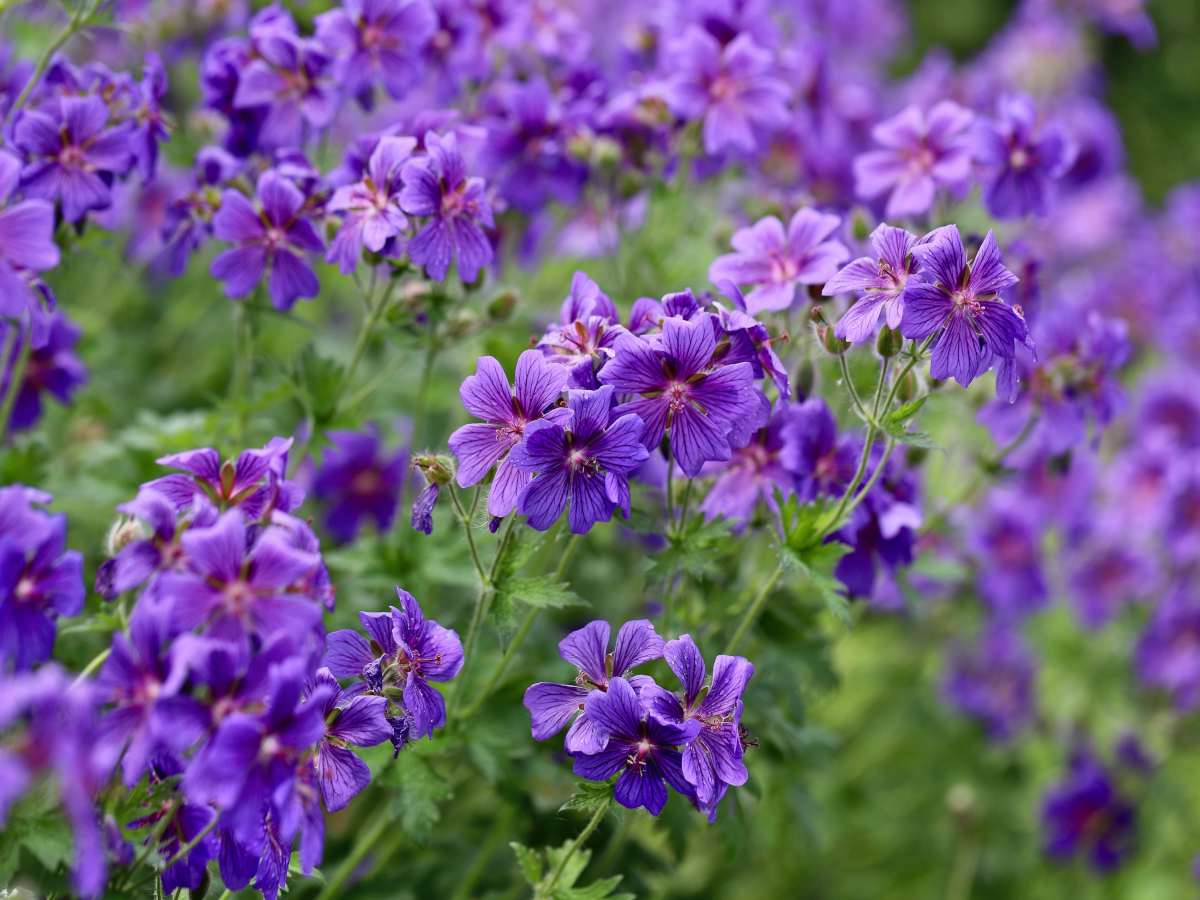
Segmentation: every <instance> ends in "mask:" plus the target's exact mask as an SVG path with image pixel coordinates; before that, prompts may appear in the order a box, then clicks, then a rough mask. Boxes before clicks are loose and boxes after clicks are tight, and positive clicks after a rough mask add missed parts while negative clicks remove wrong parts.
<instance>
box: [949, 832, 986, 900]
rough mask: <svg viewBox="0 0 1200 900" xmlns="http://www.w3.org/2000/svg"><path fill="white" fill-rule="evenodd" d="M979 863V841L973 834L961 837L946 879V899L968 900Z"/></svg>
mask: <svg viewBox="0 0 1200 900" xmlns="http://www.w3.org/2000/svg"><path fill="white" fill-rule="evenodd" d="M978 863H979V843H978V842H977V841H976V840H975V839H974V838H973V837H971V836H968V835H962V836H960V837H959V840H958V842H957V846H956V848H955V851H954V862H953V867H952V868H951V870H950V877H949V879H948V880H947V881H946V900H968V898H970V896H971V885H972V884H974V882H975V869H976V867H977V865H978Z"/></svg>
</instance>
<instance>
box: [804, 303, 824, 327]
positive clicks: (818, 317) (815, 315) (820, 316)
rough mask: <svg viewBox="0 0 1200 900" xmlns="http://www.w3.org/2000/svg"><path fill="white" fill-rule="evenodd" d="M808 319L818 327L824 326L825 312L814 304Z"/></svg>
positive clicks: (810, 308) (809, 310)
mask: <svg viewBox="0 0 1200 900" xmlns="http://www.w3.org/2000/svg"><path fill="white" fill-rule="evenodd" d="M808 318H809V321H811V322H815V323H816V324H818V325H824V324H825V310H823V309H821V307H819V306H817V305H815V304H814V305H812V306H810V307H809V308H808Z"/></svg>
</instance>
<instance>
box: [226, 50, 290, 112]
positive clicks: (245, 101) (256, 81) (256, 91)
mask: <svg viewBox="0 0 1200 900" xmlns="http://www.w3.org/2000/svg"><path fill="white" fill-rule="evenodd" d="M287 90H288V84H287V81H286V80H285V79H284V77H283V76H282V75H280V74H279V73H278V72H276V71H275V70H274V69H273V68H271V66H270V65H268V64H267V63H266V62H265V61H264V60H255V61H254V62H252V63H250V65H248V66H247V67H246V68H245V69H244V70H243V71H242V72H240V73H239V74H238V83H237V93H236V94H234V97H233V105H234V107H235V108H237V109H246V108H248V107H254V106H269V105H270V104H272V103H274V102H275V101H276V100H277V99H278V98H279V97H280V95H282V94H284V93H286V92H287Z"/></svg>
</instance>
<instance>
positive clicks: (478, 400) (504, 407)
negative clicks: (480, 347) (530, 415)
mask: <svg viewBox="0 0 1200 900" xmlns="http://www.w3.org/2000/svg"><path fill="white" fill-rule="evenodd" d="M527 352H533V351H527ZM522 356H524V354H522ZM458 393H459V397H461V398H462V404H463V406H464V407H465V408H466V410H467V412H469V413H470V414H471V415H473V416H475V417H476V418H477V419H483V420H484V421H485V422H512V421H513V418H514V414H513V398H512V388H511V387H510V386H509V383H508V376H507V375H506V374H505V373H504V367H503V366H501V365H500V362H499V360H497V359H496V358H495V357H493V356H481V357H479V359H478V360H476V362H475V374H474V375H468V376H467V377H466V378H464V379H463V383H462V387H460V388H459V391H458Z"/></svg>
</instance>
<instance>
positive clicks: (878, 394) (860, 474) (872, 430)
mask: <svg viewBox="0 0 1200 900" xmlns="http://www.w3.org/2000/svg"><path fill="white" fill-rule="evenodd" d="M888 362H889V361H888V359H887V358H885V359H884V360H883V362H882V363H881V364H880V366H879V380H878V381H877V382H876V383H875V397H874V399H873V400H872V401H871V416H870V418H869V419H868V420H867V436H866V437H865V438H863V448H862V453H861V454H859V457H858V468H857V469H855V472H854V477H853V478H851V479H850V484H849V485H847V487H846V490H845V492H844V493H843V494H842V498H841V499H840V500H839V501H838V505H837V509H836V510H835V511H834V514H833V519H832V520H831V522H832V524H831V525H830V528H831V529H836V528H838V527H840V524H841V521H842V518H843V516H845V515H846V507H847V506H848V505H849V503H850V500H851V499H852V498H853V497H854V492H855V491H857V490H858V486H859V485H860V484H862V480H863V478H864V476H865V475H866V474H867V465H868V464H869V463H870V461H871V450H872V449H873V448H874V446H875V435H876V434H877V433H878V431H879V426H878V425H877V424H876V423H877V422H878V421H879V413H880V406H879V404H880V402H881V401H882V399H883V391H884V384H885V383H886V382H887V373H888ZM889 398H890V395H889ZM889 402H890V399H889Z"/></svg>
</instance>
